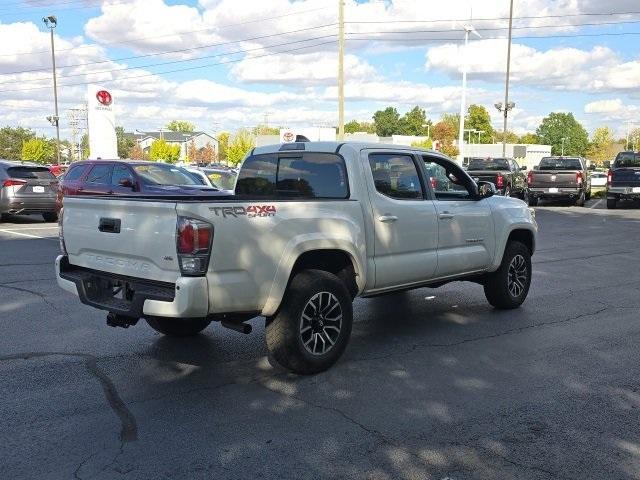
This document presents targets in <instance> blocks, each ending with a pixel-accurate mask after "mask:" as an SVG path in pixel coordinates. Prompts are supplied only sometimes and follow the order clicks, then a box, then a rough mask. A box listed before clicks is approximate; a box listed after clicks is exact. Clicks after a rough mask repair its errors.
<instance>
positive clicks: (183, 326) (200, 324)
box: [145, 317, 211, 337]
mask: <svg viewBox="0 0 640 480" xmlns="http://www.w3.org/2000/svg"><path fill="white" fill-rule="evenodd" d="M145 320H146V321H147V323H148V324H149V326H150V327H151V328H153V329H154V330H155V331H156V332H160V333H162V334H163V335H168V336H170V337H192V336H194V335H197V334H198V333H200V332H201V331H202V330H204V329H205V328H207V327H208V326H209V324H210V323H211V321H210V320H207V319H206V318H165V317H145Z"/></svg>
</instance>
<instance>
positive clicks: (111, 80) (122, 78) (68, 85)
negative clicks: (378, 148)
mask: <svg viewBox="0 0 640 480" xmlns="http://www.w3.org/2000/svg"><path fill="white" fill-rule="evenodd" d="M328 44H332V45H333V44H335V40H330V41H327V42H321V43H317V44H314V45H305V46H303V47H297V48H291V49H289V50H283V51H280V52H271V53H265V54H263V55H254V56H252V57H248V58H238V59H233V60H226V61H224V62H217V63H211V64H207V65H197V66H194V67H185V68H178V69H175V70H166V71H164V72H154V73H145V74H142V75H133V76H129V77H119V78H112V79H108V80H100V83H111V82H117V81H121V80H131V79H136V78H144V77H152V76H154V75H165V74H169V73H178V72H185V71H188V70H196V69H200V68H208V67H214V66H217V65H226V64H229V63H238V62H242V61H245V60H253V59H256V58H263V57H271V56H274V55H281V54H283V53H291V52H295V51H299V50H304V49H311V48H315V47H320V46H323V45H328ZM94 82H95V80H94V81H90V82H78V83H65V84H61V85H58V87H75V86H79V85H88V84H90V83H94ZM44 88H50V86H49V85H45V86H39V87H29V88H18V89H11V90H0V93H7V92H26V91H30V90H41V89H44Z"/></svg>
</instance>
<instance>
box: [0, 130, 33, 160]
mask: <svg viewBox="0 0 640 480" xmlns="http://www.w3.org/2000/svg"><path fill="white" fill-rule="evenodd" d="M35 136H36V134H35V133H34V132H33V130H30V129H28V128H23V127H16V128H13V127H4V128H1V129H0V158H4V159H6V160H20V159H21V157H22V145H23V144H24V143H25V142H26V141H27V140H30V139H32V138H35Z"/></svg>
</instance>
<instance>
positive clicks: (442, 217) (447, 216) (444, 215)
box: [438, 212, 454, 220]
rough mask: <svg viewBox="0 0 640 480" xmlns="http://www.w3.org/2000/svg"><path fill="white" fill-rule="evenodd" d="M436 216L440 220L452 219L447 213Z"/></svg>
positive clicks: (450, 214)
mask: <svg viewBox="0 0 640 480" xmlns="http://www.w3.org/2000/svg"><path fill="white" fill-rule="evenodd" d="M438 216H439V217H440V220H451V219H452V218H453V217H454V215H453V213H449V212H444V213H441V214H440V215H438Z"/></svg>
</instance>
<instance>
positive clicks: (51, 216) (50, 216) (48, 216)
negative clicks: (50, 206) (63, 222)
mask: <svg viewBox="0 0 640 480" xmlns="http://www.w3.org/2000/svg"><path fill="white" fill-rule="evenodd" d="M42 218H44V221H45V222H57V221H58V214H57V213H56V212H46V213H43V214H42Z"/></svg>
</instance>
